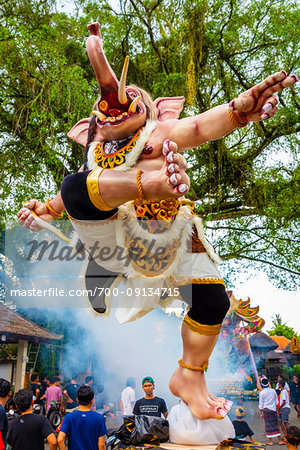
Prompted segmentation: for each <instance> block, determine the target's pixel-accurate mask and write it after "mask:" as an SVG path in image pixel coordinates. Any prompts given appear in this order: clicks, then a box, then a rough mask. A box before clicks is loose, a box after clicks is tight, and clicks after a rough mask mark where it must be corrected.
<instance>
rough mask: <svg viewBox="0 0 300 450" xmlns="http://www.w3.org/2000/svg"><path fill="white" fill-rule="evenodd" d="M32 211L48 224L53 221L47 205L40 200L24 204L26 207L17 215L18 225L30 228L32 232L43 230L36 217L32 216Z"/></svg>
mask: <svg viewBox="0 0 300 450" xmlns="http://www.w3.org/2000/svg"><path fill="white" fill-rule="evenodd" d="M32 211H33V212H34V213H35V214H36V215H37V216H39V217H40V219H43V220H45V221H46V222H51V221H52V220H53V216H52V215H51V214H50V213H49V210H48V208H47V206H46V204H45V203H42V202H39V201H38V200H30V201H29V202H26V203H24V207H23V208H21V209H20V211H19V212H18V214H17V218H18V223H19V224H20V225H22V226H23V227H24V228H28V229H30V230H31V231H40V230H41V227H39V226H38V225H37V223H36V220H35V218H34V215H33V214H31V212H32Z"/></svg>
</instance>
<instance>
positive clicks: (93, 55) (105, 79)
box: [86, 22, 119, 106]
mask: <svg viewBox="0 0 300 450" xmlns="http://www.w3.org/2000/svg"><path fill="white" fill-rule="evenodd" d="M88 29H89V31H90V33H91V35H90V36H89V37H88V39H87V41H86V48H87V52H88V56H89V59H90V61H91V64H92V66H93V69H94V71H95V75H96V78H97V81H98V84H99V86H100V89H101V100H104V99H105V100H106V99H107V100H109V103H110V104H111V105H113V106H118V105H119V102H118V85H119V83H118V79H117V77H116V75H115V73H114V71H113V70H112V68H111V67H110V64H109V62H108V61H107V59H106V56H105V54H104V51H103V41H102V37H101V33H100V25H99V23H98V22H94V23H92V24H90V25H89V26H88Z"/></svg>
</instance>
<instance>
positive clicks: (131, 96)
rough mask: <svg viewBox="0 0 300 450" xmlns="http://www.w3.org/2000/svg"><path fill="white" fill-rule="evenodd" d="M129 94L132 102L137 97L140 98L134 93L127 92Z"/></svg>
mask: <svg viewBox="0 0 300 450" xmlns="http://www.w3.org/2000/svg"><path fill="white" fill-rule="evenodd" d="M127 94H128V95H129V98H130V99H131V100H133V99H134V98H135V97H137V96H138V94H137V93H136V92H134V91H127Z"/></svg>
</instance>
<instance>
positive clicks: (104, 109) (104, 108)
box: [99, 100, 108, 112]
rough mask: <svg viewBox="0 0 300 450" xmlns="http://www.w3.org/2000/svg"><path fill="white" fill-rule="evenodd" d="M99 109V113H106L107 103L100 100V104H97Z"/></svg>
mask: <svg viewBox="0 0 300 450" xmlns="http://www.w3.org/2000/svg"><path fill="white" fill-rule="evenodd" d="M99 108H100V109H101V111H104V112H105V111H107V110H108V103H107V101H106V100H102V101H101V102H100V103H99Z"/></svg>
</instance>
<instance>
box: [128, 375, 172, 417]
mask: <svg viewBox="0 0 300 450" xmlns="http://www.w3.org/2000/svg"><path fill="white" fill-rule="evenodd" d="M142 387H143V390H144V392H145V397H143V398H140V399H139V400H137V401H136V402H135V405H134V408H133V414H135V415H136V416H139V415H141V414H143V415H144V416H154V417H161V415H162V414H163V416H164V418H165V419H166V418H167V417H168V410H167V406H166V402H165V401H164V400H163V399H162V398H160V397H156V396H155V395H154V394H153V390H154V380H153V378H152V377H145V378H143V381H142Z"/></svg>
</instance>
